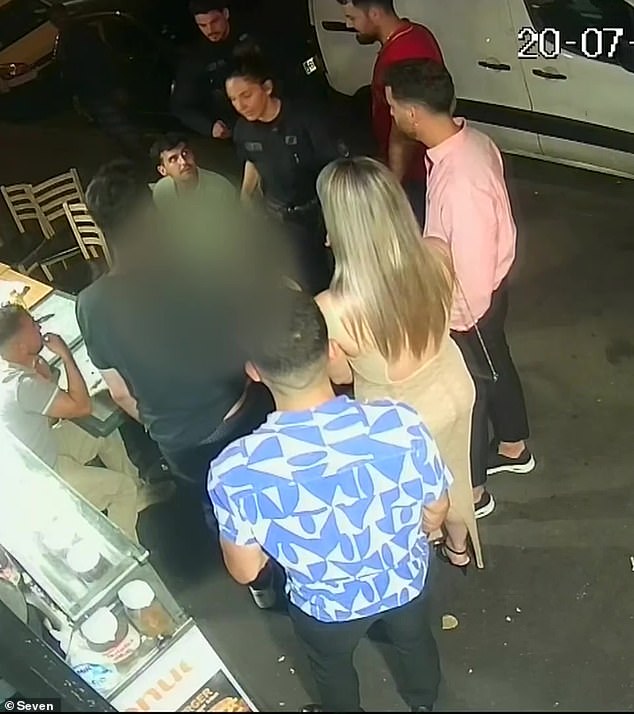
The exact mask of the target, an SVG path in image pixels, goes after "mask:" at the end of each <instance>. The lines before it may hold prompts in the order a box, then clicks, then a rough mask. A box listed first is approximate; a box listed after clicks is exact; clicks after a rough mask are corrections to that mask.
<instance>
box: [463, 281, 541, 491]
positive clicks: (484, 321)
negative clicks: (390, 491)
mask: <svg viewBox="0 0 634 714" xmlns="http://www.w3.org/2000/svg"><path fill="white" fill-rule="evenodd" d="M508 307H509V296H508V287H507V285H506V281H503V282H502V284H501V285H500V287H499V288H498V289H497V290H496V291H495V292H494V293H493V296H492V299H491V306H490V307H489V309H488V310H487V312H486V313H485V314H484V316H483V317H482V318H481V319H480V320H479V322H478V327H479V328H480V333H481V335H482V339H483V340H484V344H485V345H486V347H487V350H488V351H489V355H490V356H491V361H492V362H493V366H494V367H495V370H496V371H497V373H498V375H499V377H498V380H497V382H493V380H492V379H490V380H489V379H483V378H482V375H483V374H485V373H486V371H487V369H488V367H487V363H486V358H485V357H484V355H483V351H482V346H481V345H480V342H479V340H478V335H477V333H476V330H475V328H471V329H470V330H467V331H466V332H456V331H452V333H451V335H452V337H453V338H454V340H455V341H456V343H457V344H458V347H460V350H461V351H462V354H463V356H464V358H465V361H466V363H467V367H468V368H469V371H470V372H471V374H472V375H473V377H474V382H475V385H476V404H475V407H474V413H473V420H472V435H471V469H472V479H473V485H474V486H481V485H483V484H484V482H485V481H486V470H487V466H488V454H489V421H490V422H491V424H492V426H493V437H494V441H495V444H498V443H499V442H500V441H510V442H514V441H522V440H524V439H527V438H528V436H529V428H528V416H527V414H526V403H525V400H524V392H523V390H522V384H521V382H520V378H519V375H518V373H517V369H516V368H515V365H514V364H513V359H512V357H511V351H510V348H509V345H508V342H507V340H506V334H505V332H504V323H505V321H506V316H507V314H508Z"/></svg>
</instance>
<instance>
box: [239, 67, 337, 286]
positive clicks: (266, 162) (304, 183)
mask: <svg viewBox="0 0 634 714" xmlns="http://www.w3.org/2000/svg"><path fill="white" fill-rule="evenodd" d="M226 84H227V94H228V96H229V98H230V100H231V103H232V104H233V106H234V107H235V109H236V111H237V112H238V113H239V114H240V117H241V118H240V119H239V120H238V122H237V123H236V126H235V130H234V142H235V145H236V149H237V152H238V155H239V157H240V158H241V159H242V160H243V161H244V176H243V181H242V196H243V198H244V199H247V200H250V199H251V197H253V196H254V195H255V194H256V192H257V191H258V189H260V190H261V192H262V195H263V197H264V201H265V204H266V207H267V209H268V211H269V212H270V213H271V214H272V215H273V216H275V217H276V218H277V219H279V220H281V221H282V222H283V223H284V224H285V226H286V228H287V233H288V236H289V238H290V240H291V247H292V252H293V254H294V257H295V262H296V264H297V267H298V271H299V272H298V275H296V276H292V277H294V278H296V280H297V282H299V283H300V285H301V286H302V287H303V288H304V289H305V290H307V291H309V292H310V293H311V294H313V295H316V294H317V293H319V292H321V291H322V290H325V289H326V288H327V287H328V285H329V284H330V279H331V277H332V269H333V261H332V256H331V253H330V250H329V249H328V247H327V246H326V231H325V227H324V222H323V216H322V213H321V206H320V204H319V200H318V198H317V192H316V182H317V176H318V175H319V172H320V171H321V170H322V169H323V168H324V166H326V165H327V164H329V163H330V162H331V161H334V160H335V159H337V158H339V157H341V156H346V155H348V150H347V147H346V145H345V144H344V142H342V141H341V140H340V139H339V137H338V135H337V133H336V132H335V131H334V130H333V127H332V125H331V122H330V121H329V120H328V118H327V116H326V115H325V114H324V111H323V109H321V108H320V109H317V108H316V106H314V105H311V104H309V103H307V102H306V101H300V100H290V99H287V98H284V99H283V98H281V97H279V96H277V95H276V93H275V87H274V83H273V79H272V73H271V72H270V71H269V70H268V68H267V67H266V66H265V65H264V63H263V62H262V58H261V56H255V57H250V58H245V59H244V60H243V61H242V62H240V63H239V64H238V65H236V66H235V67H234V68H233V69H232V70H231V72H230V74H229V77H228V79H227V83H226Z"/></svg>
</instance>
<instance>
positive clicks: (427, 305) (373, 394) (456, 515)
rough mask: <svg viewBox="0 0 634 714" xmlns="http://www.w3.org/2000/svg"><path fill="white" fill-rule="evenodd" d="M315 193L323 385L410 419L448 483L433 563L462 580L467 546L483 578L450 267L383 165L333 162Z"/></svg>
mask: <svg viewBox="0 0 634 714" xmlns="http://www.w3.org/2000/svg"><path fill="white" fill-rule="evenodd" d="M317 192H318V194H319V199H320V201H321V204H322V207H323V211H324V218H325V221H326V227H327V229H328V240H329V243H330V245H331V247H332V251H333V254H334V256H335V273H334V277H333V280H332V283H331V286H330V289H329V290H327V291H326V292H324V293H321V295H319V297H318V298H317V301H318V303H319V305H320V307H321V309H322V312H323V314H324V317H325V318H326V322H327V324H328V330H329V337H330V340H331V363H330V376H331V379H332V380H333V382H335V383H336V384H348V383H350V382H352V381H354V388H355V395H356V397H357V398H358V399H377V398H386V397H389V398H393V399H398V400H401V401H404V402H406V403H409V404H411V405H412V406H414V407H415V408H416V409H418V411H419V413H420V415H421V417H422V419H423V421H424V422H425V424H426V425H427V427H428V429H429V430H430V432H431V433H432V435H433V436H434V438H435V439H436V442H437V444H438V447H439V449H440V452H441V454H442V456H443V458H444V460H445V462H446V464H447V466H448V467H449V468H450V469H451V471H452V473H453V475H454V484H453V486H452V487H451V490H450V500H451V509H450V512H449V516H448V518H447V521H446V524H445V528H446V538H445V540H444V543H443V545H442V547H441V551H440V553H441V557H443V559H444V560H446V561H448V562H449V563H450V564H451V565H455V566H456V567H459V568H461V569H462V570H463V572H464V573H465V574H466V568H467V566H468V565H469V563H470V562H471V555H470V551H469V548H468V542H469V539H470V541H471V546H472V550H473V554H474V556H475V561H476V564H477V566H478V567H480V568H481V567H483V560H482V551H481V547H480V539H479V537H478V529H477V526H476V519H475V513H474V505H473V493H472V488H471V469H470V458H469V450H470V433H471V415H472V411H473V403H474V399H475V389H474V386H473V381H472V379H471V377H470V375H469V372H468V370H467V367H466V365H465V363H464V360H463V358H462V355H461V353H460V350H459V349H458V347H457V346H456V345H455V344H454V342H453V341H452V340H451V338H450V337H449V311H450V306H451V303H452V296H453V287H454V285H453V274H452V270H451V267H450V263H449V258H448V257H447V255H446V253H445V252H444V251H443V250H442V249H440V248H439V247H438V246H437V245H436V244H435V241H433V240H424V241H423V240H421V237H420V228H419V226H418V223H417V222H416V218H415V217H414V213H413V211H412V209H411V207H410V204H409V202H408V200H407V197H406V195H405V192H404V191H403V189H402V188H401V186H400V185H399V183H398V181H397V180H396V179H395V178H394V176H393V175H392V173H391V172H390V171H389V169H387V168H386V167H385V166H384V165H383V164H381V163H379V162H377V161H374V160H373V159H368V158H354V159H343V160H339V161H336V162H334V163H332V164H330V165H328V166H327V167H326V168H325V169H324V170H323V171H322V173H321V174H320V176H319V179H318V182H317Z"/></svg>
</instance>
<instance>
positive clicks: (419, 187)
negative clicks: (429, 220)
mask: <svg viewBox="0 0 634 714" xmlns="http://www.w3.org/2000/svg"><path fill="white" fill-rule="evenodd" d="M403 188H404V189H405V193H406V194H407V198H409V202H410V204H411V205H412V208H413V209H414V215H415V216H416V219H417V220H418V224H419V225H420V228H421V230H423V228H424V227H425V215H426V213H427V182H426V181H425V180H424V179H420V180H409V181H405V183H404V184H403Z"/></svg>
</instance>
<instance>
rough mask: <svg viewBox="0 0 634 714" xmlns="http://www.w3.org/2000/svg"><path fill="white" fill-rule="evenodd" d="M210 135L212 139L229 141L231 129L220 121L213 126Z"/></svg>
mask: <svg viewBox="0 0 634 714" xmlns="http://www.w3.org/2000/svg"><path fill="white" fill-rule="evenodd" d="M211 135H212V136H213V138H214V139H229V138H231V129H229V127H228V126H227V125H226V124H225V123H224V122H223V121H221V120H220V119H218V121H217V122H216V123H215V124H214V125H213V128H212V130H211Z"/></svg>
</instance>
